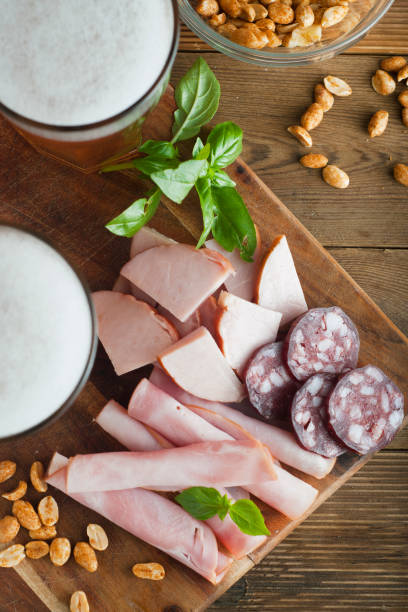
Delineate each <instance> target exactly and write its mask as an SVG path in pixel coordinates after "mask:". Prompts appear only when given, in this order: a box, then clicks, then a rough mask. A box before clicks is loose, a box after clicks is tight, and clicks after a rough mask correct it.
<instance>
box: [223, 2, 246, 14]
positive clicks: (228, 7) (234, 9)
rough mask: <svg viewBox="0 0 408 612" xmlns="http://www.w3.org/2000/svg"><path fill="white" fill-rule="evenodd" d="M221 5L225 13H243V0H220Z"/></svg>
mask: <svg viewBox="0 0 408 612" xmlns="http://www.w3.org/2000/svg"><path fill="white" fill-rule="evenodd" d="M220 6H221V8H222V10H223V11H224V13H227V15H229V16H230V17H239V16H240V15H241V2H239V0H220Z"/></svg>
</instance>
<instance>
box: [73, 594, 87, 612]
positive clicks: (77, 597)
mask: <svg viewBox="0 0 408 612" xmlns="http://www.w3.org/2000/svg"><path fill="white" fill-rule="evenodd" d="M69 612H89V603H88V599H87V597H86V595H85V593H84V592H83V591H75V593H72V595H71V601H70V604H69Z"/></svg>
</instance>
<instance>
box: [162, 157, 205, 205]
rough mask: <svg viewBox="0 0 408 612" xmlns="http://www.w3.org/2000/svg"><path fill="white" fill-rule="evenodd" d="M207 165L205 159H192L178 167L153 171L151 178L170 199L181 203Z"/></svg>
mask: <svg viewBox="0 0 408 612" xmlns="http://www.w3.org/2000/svg"><path fill="white" fill-rule="evenodd" d="M207 167H208V163H207V161H206V160H205V159H202V160H198V159H191V160H189V161H186V162H182V163H180V164H179V166H178V167H177V168H174V169H172V168H168V169H166V170H161V171H159V172H153V173H152V174H151V175H150V178H151V180H152V181H153V182H154V183H156V185H157V186H158V187H159V188H160V189H161V190H162V192H163V193H164V194H165V195H166V196H167V197H168V198H170V200H173V202H177V204H181V202H182V201H183V200H184V198H185V197H186V196H187V195H188V194H189V192H190V190H191V188H192V187H193V186H194V184H195V182H196V181H197V179H198V178H199V177H200V176H201V175H202V174H203V173H206V172H207Z"/></svg>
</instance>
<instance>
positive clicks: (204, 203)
mask: <svg viewBox="0 0 408 612" xmlns="http://www.w3.org/2000/svg"><path fill="white" fill-rule="evenodd" d="M195 188H196V191H197V193H198V197H199V198H200V205H201V211H202V215H203V231H202V233H201V236H200V238H199V240H198V242H197V247H196V248H197V249H200V248H201V247H202V246H203V244H204V242H205V241H206V240H207V237H208V235H209V233H210V232H211V230H212V226H213V223H214V219H215V214H214V212H215V207H214V200H213V198H212V192H211V179H210V178H209V177H208V176H207V177H203V178H199V179H198V180H197V181H196V184H195Z"/></svg>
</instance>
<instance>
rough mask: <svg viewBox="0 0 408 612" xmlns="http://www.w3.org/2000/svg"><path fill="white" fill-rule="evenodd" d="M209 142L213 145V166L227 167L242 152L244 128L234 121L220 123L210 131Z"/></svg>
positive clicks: (211, 159) (210, 160)
mask: <svg viewBox="0 0 408 612" xmlns="http://www.w3.org/2000/svg"><path fill="white" fill-rule="evenodd" d="M207 144H210V146H211V154H210V159H209V162H210V166H211V168H214V169H220V168H225V167H226V166H229V165H230V164H232V162H234V161H235V160H236V159H237V157H238V155H240V154H241V152H242V130H241V128H240V127H239V126H238V125H236V124H235V123H233V122H232V121H226V122H225V123H219V124H218V125H216V126H215V128H213V129H212V130H211V132H210V133H209V135H208V138H207Z"/></svg>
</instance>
